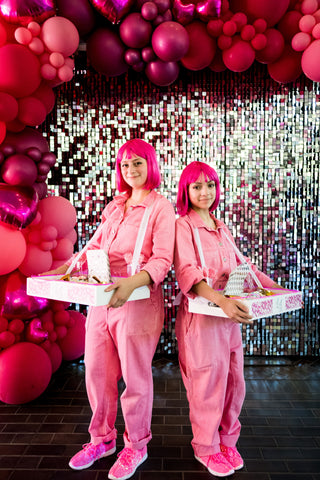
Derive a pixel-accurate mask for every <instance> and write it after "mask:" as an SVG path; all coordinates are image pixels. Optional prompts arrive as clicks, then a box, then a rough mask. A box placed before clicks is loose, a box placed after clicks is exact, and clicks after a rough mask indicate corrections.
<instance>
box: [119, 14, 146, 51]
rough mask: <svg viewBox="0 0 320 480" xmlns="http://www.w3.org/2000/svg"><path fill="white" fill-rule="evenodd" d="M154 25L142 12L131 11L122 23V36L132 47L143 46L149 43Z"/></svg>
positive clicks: (120, 31)
mask: <svg viewBox="0 0 320 480" xmlns="http://www.w3.org/2000/svg"><path fill="white" fill-rule="evenodd" d="M151 33H152V25H151V23H150V22H147V21H146V20H145V19H144V18H143V17H142V15H141V13H138V12H134V13H130V14H129V15H128V16H127V17H126V18H125V19H124V20H123V21H122V22H121V24H120V28H119V34H120V38H121V40H122V41H123V43H125V44H126V45H127V46H128V47H130V48H143V47H145V46H146V45H148V44H149V41H150V38H151Z"/></svg>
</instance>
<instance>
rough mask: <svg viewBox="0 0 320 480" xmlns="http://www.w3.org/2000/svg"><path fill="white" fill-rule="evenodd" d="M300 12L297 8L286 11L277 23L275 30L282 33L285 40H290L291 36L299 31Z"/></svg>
mask: <svg viewBox="0 0 320 480" xmlns="http://www.w3.org/2000/svg"><path fill="white" fill-rule="evenodd" d="M301 17H302V14H301V13H300V12H299V11H298V10H290V11H289V12H287V13H286V14H285V15H284V16H283V17H282V19H281V20H280V22H279V23H278V25H277V30H279V32H280V33H282V35H283V38H284V39H285V41H286V42H288V43H289V42H291V39H292V37H293V36H294V35H295V34H296V33H298V32H299V31H300V28H299V22H300V18H301Z"/></svg>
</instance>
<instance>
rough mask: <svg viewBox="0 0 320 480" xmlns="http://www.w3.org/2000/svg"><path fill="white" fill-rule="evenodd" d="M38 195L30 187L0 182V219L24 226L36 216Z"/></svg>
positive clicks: (17, 225)
mask: <svg viewBox="0 0 320 480" xmlns="http://www.w3.org/2000/svg"><path fill="white" fill-rule="evenodd" d="M37 208H38V195H37V193H36V192H35V190H34V189H33V188H32V187H20V186H12V185H7V184H4V183H0V220H1V222H4V223H8V224H9V225H13V226H15V227H18V228H25V227H26V226H28V225H29V224H30V223H31V222H32V221H33V220H34V218H35V217H36V214H37Z"/></svg>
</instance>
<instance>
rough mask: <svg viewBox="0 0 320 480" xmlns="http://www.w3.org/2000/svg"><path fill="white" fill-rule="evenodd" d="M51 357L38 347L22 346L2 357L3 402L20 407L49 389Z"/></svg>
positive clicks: (0, 392) (0, 383)
mask: <svg viewBox="0 0 320 480" xmlns="http://www.w3.org/2000/svg"><path fill="white" fill-rule="evenodd" d="M51 375H52V366H51V361H50V358H49V356H48V354H47V353H46V352H45V351H44V350H43V348H41V347H39V345H35V344H34V343H28V342H21V343H16V344H15V345H12V346H11V347H9V348H6V349H5V350H4V351H3V352H1V353H0V400H1V401H2V402H4V403H8V404H16V405H20V404H23V403H27V402H31V401H32V400H34V399H35V398H37V397H38V396H39V395H41V394H42V393H43V392H44V391H45V389H46V388H47V386H48V385H49V382H50V379H51Z"/></svg>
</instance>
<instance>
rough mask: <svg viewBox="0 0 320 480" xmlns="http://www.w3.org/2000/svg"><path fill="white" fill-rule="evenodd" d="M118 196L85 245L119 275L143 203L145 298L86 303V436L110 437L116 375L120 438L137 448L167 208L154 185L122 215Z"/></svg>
mask: <svg viewBox="0 0 320 480" xmlns="http://www.w3.org/2000/svg"><path fill="white" fill-rule="evenodd" d="M126 200H127V196H126V195H119V196H117V197H115V198H114V200H113V201H112V202H110V203H109V204H108V205H107V207H106V208H105V209H104V211H103V213H102V223H103V228H102V230H101V234H100V236H98V238H96V239H95V241H94V242H93V244H92V245H91V246H90V248H99V249H103V250H105V251H107V252H108V254H109V261H110V270H111V275H112V276H117V277H127V276H128V274H127V264H130V262H131V260H132V255H133V250H134V247H135V242H136V238H137V234H138V230H139V226H140V223H141V219H142V216H143V213H144V210H145V208H146V207H147V206H149V205H151V209H152V210H151V214H150V217H149V222H148V227H147V230H146V235H145V238H144V242H143V246H142V250H141V256H140V267H141V269H143V270H145V271H147V272H148V273H149V274H150V277H151V278H152V281H153V283H152V285H151V286H150V298H148V299H143V300H136V301H129V302H126V303H125V304H124V305H123V306H122V307H120V308H109V309H107V308H106V307H104V306H101V307H90V308H89V312H88V316H87V321H86V342H85V367H86V387H87V394H88V398H89V402H90V406H91V409H92V418H91V422H90V426H89V432H90V435H91V442H92V443H94V444H98V443H100V442H108V441H110V440H112V439H114V438H116V436H117V430H116V429H115V420H116V415H117V401H118V385H117V383H118V380H119V379H120V378H121V377H122V378H123V380H124V383H125V387H126V388H125V390H124V392H123V394H122V395H121V406H122V412H123V416H124V420H125V433H124V442H125V446H127V447H130V448H133V449H140V448H142V447H144V445H146V444H147V443H148V441H149V440H150V439H151V430H150V427H151V415H152V403H153V381H152V368H151V363H152V358H153V355H154V352H155V349H156V347H157V343H158V340H159V336H160V333H161V329H162V326H163V320H164V305H163V297H162V288H161V282H162V281H163V279H164V277H165V276H166V274H167V272H168V270H169V268H170V267H171V265H172V261H173V250H174V228H175V227H174V223H175V214H174V210H173V207H172V205H171V204H170V202H169V201H168V200H166V199H165V198H164V197H163V196H161V195H159V194H158V193H156V192H155V191H151V193H150V194H149V195H148V196H147V197H146V198H145V200H144V201H143V203H142V204H140V205H137V206H135V207H131V209H129V210H128V211H127V212H126V213H125V212H124V208H125V202H126Z"/></svg>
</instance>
